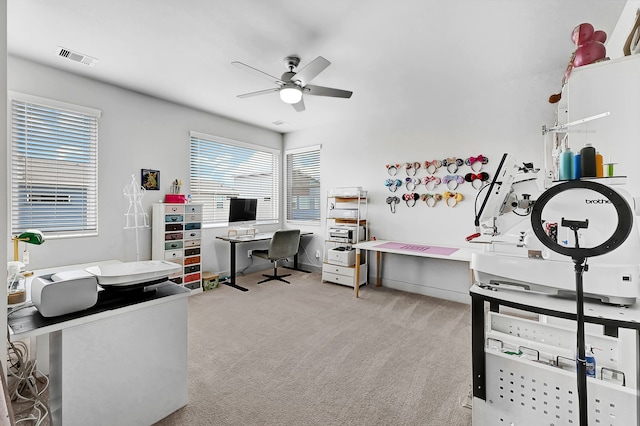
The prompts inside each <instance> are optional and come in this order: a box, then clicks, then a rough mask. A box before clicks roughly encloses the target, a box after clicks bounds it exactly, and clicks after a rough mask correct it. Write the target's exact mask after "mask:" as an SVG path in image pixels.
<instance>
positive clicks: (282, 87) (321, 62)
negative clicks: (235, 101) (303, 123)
mask: <svg viewBox="0 0 640 426" xmlns="http://www.w3.org/2000/svg"><path fill="white" fill-rule="evenodd" d="M284 63H285V65H286V66H287V69H288V70H289V71H285V72H284V73H283V74H282V77H280V78H277V77H274V76H272V75H270V74H267V73H266V72H263V71H260V70H258V69H256V68H253V67H250V66H249V65H246V64H243V63H242V62H237V61H236V62H232V63H231V64H232V65H235V66H236V67H238V68H240V69H243V70H245V71H248V72H250V73H251V74H253V75H256V76H258V77H261V78H265V79H267V80H269V81H271V82H272V83H274V84H275V85H277V86H278V87H274V88H272V89H266V90H259V91H257V92H251V93H245V94H243V95H238V97H239V98H250V97H252V96H258V95H266V94H267V93H272V92H280V99H282V101H283V102H285V103H288V104H291V105H292V106H293V108H294V109H295V110H296V111H298V112H301V111H304V100H303V99H302V94H303V93H304V94H307V95H316V96H330V97H334V98H350V97H351V95H352V94H353V92H350V91H348V90H340V89H333V88H331V87H323V86H315V85H312V84H308V83H309V82H310V81H311V80H313V79H314V78H315V77H316V76H317V75H318V74H320V73H321V72H322V71H324V70H325V69H326V68H327V67H328V66H329V65H331V62H329V61H327V60H326V59H325V58H323V57H322V56H318V57H317V58H316V59H314V60H313V61H311V62H309V63H308V64H307V65H305V66H304V67H303V68H302V69H301V70H299V71H296V68H297V67H298V65H299V64H300V58H299V57H297V56H287V57H286V58H284Z"/></svg>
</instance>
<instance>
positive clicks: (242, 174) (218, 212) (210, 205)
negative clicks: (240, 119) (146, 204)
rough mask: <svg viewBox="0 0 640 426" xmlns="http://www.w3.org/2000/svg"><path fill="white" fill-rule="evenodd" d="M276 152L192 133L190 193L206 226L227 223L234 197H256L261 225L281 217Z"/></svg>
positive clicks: (277, 154)
mask: <svg viewBox="0 0 640 426" xmlns="http://www.w3.org/2000/svg"><path fill="white" fill-rule="evenodd" d="M279 156H280V153H279V151H277V150H271V149H268V148H263V147H258V146H254V145H250V144H246V143H242V142H238V141H232V140H229V139H224V138H218V137H215V136H209V135H202V134H199V133H195V132H192V133H191V150H190V184H191V187H190V191H191V199H192V201H193V202H197V203H202V204H203V212H202V221H203V223H204V224H226V223H227V222H228V220H229V199H230V198H231V197H239V198H256V199H257V200H258V208H257V214H256V220H257V222H258V223H276V222H278V216H279V207H278V206H279V194H278V185H279V160H278V159H279Z"/></svg>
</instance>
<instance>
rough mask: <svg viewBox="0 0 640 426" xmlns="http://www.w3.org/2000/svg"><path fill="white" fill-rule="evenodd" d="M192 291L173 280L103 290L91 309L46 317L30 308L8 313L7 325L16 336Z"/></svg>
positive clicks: (34, 308) (32, 307) (33, 307)
mask: <svg viewBox="0 0 640 426" xmlns="http://www.w3.org/2000/svg"><path fill="white" fill-rule="evenodd" d="M189 292H190V290H189V289H187V288H185V287H182V286H179V285H177V284H174V283H173V282H171V281H164V282H162V283H160V284H154V285H152V286H149V287H140V288H134V289H128V290H104V289H101V290H100V291H99V292H98V301H97V302H96V304H95V305H94V306H92V307H90V308H88V309H85V310H82V311H78V312H72V313H70V314H67V315H60V316H57V317H44V316H42V315H41V314H40V312H38V310H37V309H36V307H35V306H30V307H25V308H23V309H19V310H16V311H14V312H11V313H9V315H8V317H7V323H8V325H9V327H10V328H11V330H12V331H13V334H22V333H26V332H29V331H33V330H36V329H38V328H42V327H47V326H51V325H55V324H60V323H63V322H66V321H70V320H74V319H78V318H82V317H87V316H90V315H94V314H98V313H101V312H106V311H112V310H115V309H119V308H123V307H126V306H131V305H136V304H139V303H143V302H148V301H151V300H157V299H162V298H164V297H168V296H174V295H178V294H184V293H189Z"/></svg>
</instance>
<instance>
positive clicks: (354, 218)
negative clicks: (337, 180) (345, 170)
mask: <svg viewBox="0 0 640 426" xmlns="http://www.w3.org/2000/svg"><path fill="white" fill-rule="evenodd" d="M367 203H368V200H367V191H363V190H362V188H360V187H357V188H334V189H332V190H331V191H329V193H328V195H327V219H326V238H325V244H324V257H323V264H322V280H323V281H328V282H332V283H336V284H340V285H345V286H349V287H353V288H355V286H356V282H355V279H356V267H358V268H360V271H359V272H360V273H359V276H360V283H359V285H364V284H365V283H366V282H367V264H368V262H367V257H366V255H364V256H361V259H360V265H357V266H356V264H355V259H356V255H355V254H356V251H355V249H353V245H354V244H357V243H359V242H361V241H366V240H367V236H368V234H369V232H368V225H367V208H368V204H367Z"/></svg>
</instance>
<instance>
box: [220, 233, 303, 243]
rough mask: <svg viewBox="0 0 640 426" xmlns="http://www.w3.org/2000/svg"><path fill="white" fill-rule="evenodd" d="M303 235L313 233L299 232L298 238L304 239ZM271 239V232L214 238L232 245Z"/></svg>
mask: <svg viewBox="0 0 640 426" xmlns="http://www.w3.org/2000/svg"><path fill="white" fill-rule="evenodd" d="M305 235H313V232H300V236H301V237H304V236H305ZM271 237H273V232H258V233H257V234H255V235H253V234H248V235H238V236H232V237H230V236H227V235H219V236H217V237H216V238H217V239H219V240H223V241H229V242H233V243H250V242H253V241H264V240H270V239H271Z"/></svg>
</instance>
